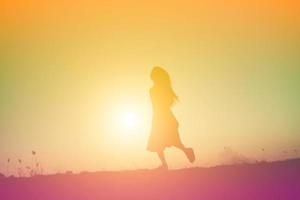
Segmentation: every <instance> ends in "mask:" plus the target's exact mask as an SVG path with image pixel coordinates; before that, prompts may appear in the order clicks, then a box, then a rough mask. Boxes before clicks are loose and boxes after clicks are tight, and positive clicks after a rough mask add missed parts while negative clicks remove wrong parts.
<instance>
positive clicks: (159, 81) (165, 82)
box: [151, 66, 178, 104]
mask: <svg viewBox="0 0 300 200" xmlns="http://www.w3.org/2000/svg"><path fill="white" fill-rule="evenodd" d="M151 80H152V81H153V82H154V85H155V86H156V87H159V88H161V89H163V90H164V92H165V93H166V94H167V95H169V96H170V98H171V99H172V104H173V103H174V102H176V101H177V100H178V97H177V95H176V93H175V92H174V90H173V88H172V83H171V79H170V76H169V74H168V72H167V71H166V70H165V69H163V68H162V67H159V66H155V67H153V69H152V71H151Z"/></svg>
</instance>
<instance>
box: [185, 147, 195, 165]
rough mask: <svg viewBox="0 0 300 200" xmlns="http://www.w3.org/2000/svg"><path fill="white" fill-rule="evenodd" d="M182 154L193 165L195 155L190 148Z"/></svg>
mask: <svg viewBox="0 0 300 200" xmlns="http://www.w3.org/2000/svg"><path fill="white" fill-rule="evenodd" d="M184 153H185V155H186V157H187V158H188V159H189V161H190V162H191V163H193V162H194V161H195V153H194V150H193V149H192V148H186V149H185V150H184Z"/></svg>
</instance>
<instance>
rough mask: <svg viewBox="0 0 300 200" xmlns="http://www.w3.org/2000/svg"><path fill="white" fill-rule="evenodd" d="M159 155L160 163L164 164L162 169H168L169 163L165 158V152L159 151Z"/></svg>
mask: <svg viewBox="0 0 300 200" xmlns="http://www.w3.org/2000/svg"><path fill="white" fill-rule="evenodd" d="M157 155H158V157H159V159H160V161H161V164H162V166H161V168H166V169H168V164H167V162H166V158H165V154H164V151H163V150H161V151H158V152H157Z"/></svg>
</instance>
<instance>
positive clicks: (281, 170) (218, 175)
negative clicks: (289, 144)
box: [0, 159, 300, 200]
mask: <svg viewBox="0 0 300 200" xmlns="http://www.w3.org/2000/svg"><path fill="white" fill-rule="evenodd" d="M0 199H1V200H15V199H20V200H79V199H80V200H93V199H97V200H99V199H104V200H108V199H130V200H133V199H138V200H147V199H151V200H152V199H153V200H159V199H164V200H171V199H172V200H173V199H182V200H188V199H197V200H201V199H203V200H273V199H274V200H280V199H282V200H298V199H300V159H295V160H288V161H281V162H273V163H260V164H251V165H250V164H244V165H234V166H220V167H214V168H193V169H181V170H171V171H165V172H162V171H154V170H137V171H123V172H97V173H82V174H77V175H72V174H64V175H49V176H37V177H33V178H3V177H2V178H1V177H0Z"/></svg>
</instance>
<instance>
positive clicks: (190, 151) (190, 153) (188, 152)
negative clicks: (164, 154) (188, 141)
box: [175, 143, 195, 162]
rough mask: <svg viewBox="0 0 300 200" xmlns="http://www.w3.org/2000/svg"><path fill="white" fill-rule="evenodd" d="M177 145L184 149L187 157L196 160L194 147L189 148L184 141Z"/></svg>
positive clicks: (192, 160)
mask: <svg viewBox="0 0 300 200" xmlns="http://www.w3.org/2000/svg"><path fill="white" fill-rule="evenodd" d="M175 147H177V148H178V149H180V150H181V151H183V153H184V154H185V155H186V157H187V158H188V159H189V161H190V162H194V161H195V154H194V150H193V149H192V148H187V147H185V146H184V145H183V144H182V143H181V144H178V145H175Z"/></svg>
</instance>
